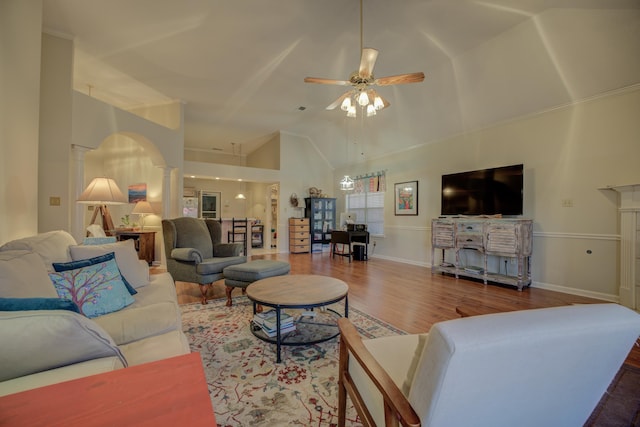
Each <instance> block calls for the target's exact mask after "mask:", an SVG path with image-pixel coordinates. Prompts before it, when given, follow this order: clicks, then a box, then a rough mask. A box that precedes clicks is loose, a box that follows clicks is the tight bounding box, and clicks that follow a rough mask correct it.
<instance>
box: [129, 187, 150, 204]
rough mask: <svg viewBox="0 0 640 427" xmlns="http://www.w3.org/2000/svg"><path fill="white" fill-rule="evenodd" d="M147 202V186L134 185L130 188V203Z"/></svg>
mask: <svg viewBox="0 0 640 427" xmlns="http://www.w3.org/2000/svg"><path fill="white" fill-rule="evenodd" d="M146 200H147V184H146V183H141V184H132V185H130V186H129V203H138V202H144V201H146Z"/></svg>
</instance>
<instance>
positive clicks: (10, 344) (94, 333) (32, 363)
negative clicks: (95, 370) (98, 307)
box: [0, 310, 127, 381]
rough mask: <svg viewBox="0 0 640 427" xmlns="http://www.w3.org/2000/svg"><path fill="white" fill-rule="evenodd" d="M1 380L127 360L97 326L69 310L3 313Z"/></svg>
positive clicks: (107, 335) (0, 340)
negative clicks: (76, 365) (81, 364)
mask: <svg viewBox="0 0 640 427" xmlns="http://www.w3.org/2000/svg"><path fill="white" fill-rule="evenodd" d="M0 342H1V343H2V346H1V347H0V381H4V380H9V379H12V378H17V377H21V376H24V375H29V374H34V373H37V372H41V371H46V370H49V369H54V368H59V367H61V366H67V365H72V364H74V363H79V362H84V361H87V360H92V359H97V358H103V357H116V358H118V359H119V360H120V361H121V363H122V365H123V366H127V361H126V360H125V358H124V356H123V355H122V352H121V351H120V349H119V348H118V347H117V346H116V344H115V343H114V342H113V339H112V338H111V337H110V336H109V334H107V332H105V331H104V329H102V328H101V327H100V326H99V325H98V324H97V323H95V322H94V321H92V320H91V319H88V318H86V317H84V316H82V315H80V314H78V313H73V312H71V311H66V310H38V311H3V312H0Z"/></svg>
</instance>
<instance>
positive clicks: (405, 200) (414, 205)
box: [394, 181, 418, 215]
mask: <svg viewBox="0 0 640 427" xmlns="http://www.w3.org/2000/svg"><path fill="white" fill-rule="evenodd" d="M394 187H395V214H396V215H418V181H408V182H399V183H397V184H394Z"/></svg>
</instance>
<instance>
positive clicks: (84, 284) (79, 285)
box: [49, 254, 135, 317]
mask: <svg viewBox="0 0 640 427" xmlns="http://www.w3.org/2000/svg"><path fill="white" fill-rule="evenodd" d="M110 255H111V256H108V257H104V258H103V260H102V261H100V262H97V263H95V264H92V265H88V266H85V267H81V268H77V269H73V270H66V271H60V272H55V273H49V277H50V278H51V281H52V282H53V285H54V286H55V288H56V291H57V292H58V296H59V297H60V298H65V299H70V300H71V301H73V302H75V303H76V304H77V305H78V308H79V309H80V312H81V313H82V314H84V315H85V316H87V317H97V316H101V315H103V314H107V313H112V312H114V311H118V310H121V309H123V308H124V307H126V306H128V305H129V304H132V303H133V302H134V301H135V300H134V299H133V297H132V296H131V294H130V293H129V291H127V288H126V286H125V284H124V282H123V281H122V276H121V274H120V270H119V269H118V265H117V264H116V261H115V257H114V255H113V254H110Z"/></svg>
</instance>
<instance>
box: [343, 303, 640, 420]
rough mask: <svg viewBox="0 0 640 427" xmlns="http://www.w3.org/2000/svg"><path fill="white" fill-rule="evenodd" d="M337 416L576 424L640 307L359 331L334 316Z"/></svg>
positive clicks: (589, 408)
mask: <svg viewBox="0 0 640 427" xmlns="http://www.w3.org/2000/svg"><path fill="white" fill-rule="evenodd" d="M338 326H339V328H340V362H339V379H338V382H339V386H338V426H344V425H345V419H346V406H347V395H348V396H349V398H350V399H351V402H352V403H353V405H354V407H355V408H356V411H357V413H358V415H359V416H360V421H361V422H362V424H363V425H365V426H376V425H377V426H383V425H384V426H398V424H400V425H403V426H429V427H440V426H443V427H448V426H492V427H512V426H519V427H539V426H545V427H565V426H581V425H584V423H585V421H587V419H588V418H589V416H590V415H591V413H592V412H593V410H594V409H595V407H596V405H597V404H598V402H599V400H600V399H601V397H602V395H603V394H604V393H605V392H606V390H607V387H608V386H609V384H610V383H611V381H612V380H613V378H614V376H615V375H616V373H617V372H618V370H619V369H620V366H622V364H623V363H624V360H625V358H626V357H627V355H628V354H629V350H630V349H631V348H632V347H633V345H634V343H635V342H636V340H637V339H638V335H640V315H638V313H636V312H634V311H633V310H630V309H628V308H626V307H623V306H621V305H618V304H584V305H571V306H564V307H553V308H545V309H536V310H522V311H513V312H508V313H497V314H488V315H483V316H474V317H466V318H462V319H455V320H449V321H445V322H439V323H436V324H434V325H433V327H432V328H431V330H430V331H429V333H428V334H417V335H416V334H413V335H396V336H389V337H383V338H376V339H369V340H362V339H361V338H360V336H359V334H358V332H357V330H356V329H355V327H354V326H353V325H352V324H351V322H350V321H349V319H346V318H342V319H339V320H338Z"/></svg>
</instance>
